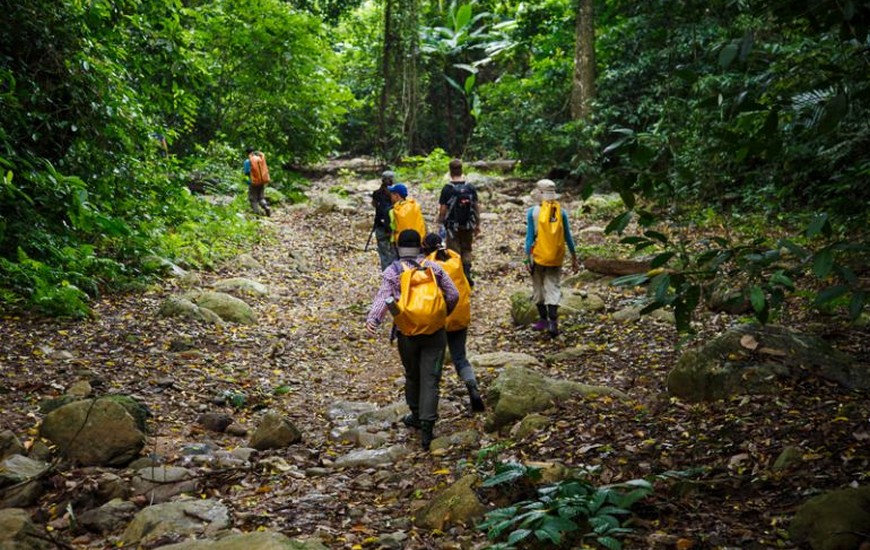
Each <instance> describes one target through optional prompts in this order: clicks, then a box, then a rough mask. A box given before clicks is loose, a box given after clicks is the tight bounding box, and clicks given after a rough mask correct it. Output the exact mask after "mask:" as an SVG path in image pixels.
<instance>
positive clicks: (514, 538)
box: [507, 529, 532, 544]
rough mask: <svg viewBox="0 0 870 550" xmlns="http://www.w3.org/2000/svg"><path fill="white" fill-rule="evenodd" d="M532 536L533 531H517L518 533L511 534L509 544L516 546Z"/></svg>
mask: <svg viewBox="0 0 870 550" xmlns="http://www.w3.org/2000/svg"><path fill="white" fill-rule="evenodd" d="M531 534H532V530H531V529H517V530H516V531H514V532H512V533H511V534H510V536H508V539H507V543H508V544H516V543H518V542H520V541H521V540H524V539H525V538H527V537H528V536H529V535H531Z"/></svg>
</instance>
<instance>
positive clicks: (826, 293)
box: [813, 285, 849, 306]
mask: <svg viewBox="0 0 870 550" xmlns="http://www.w3.org/2000/svg"><path fill="white" fill-rule="evenodd" d="M847 292H849V287H847V286H845V285H834V286H829V287H827V288H824V289H822V290H821V291H819V293H818V294H817V295H816V299H815V300H814V302H813V303H815V304H816V305H819V306H820V305H823V304H826V303H828V302H830V301H833V300H836V299H837V298H839V297H840V296H843V295H844V294H846V293H847Z"/></svg>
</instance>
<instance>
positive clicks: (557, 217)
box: [525, 179, 580, 337]
mask: <svg viewBox="0 0 870 550" xmlns="http://www.w3.org/2000/svg"><path fill="white" fill-rule="evenodd" d="M533 196H534V197H535V199H536V200H537V201H539V202H540V204H537V205H535V206H533V207H531V208H529V209H528V210H527V211H526V245H525V252H526V262H527V263H528V266H529V271H530V272H531V274H532V301H533V302H534V303H535V306H536V307H537V308H538V315H539V319H538V321H537V322H536V323H535V324H534V325H532V328H533V329H534V330H539V331H543V330H546V331H547V332H548V333H549V335H550V336H551V337H556V336H558V335H559V302H560V301H561V300H562V288H561V285H560V283H561V279H562V263H563V261H564V259H565V248H566V247H567V248H568V251H569V252H570V253H571V268H572V269H573V270H574V272H575V273H576V272H577V271H578V270H579V269H580V261H579V260H578V258H577V251H576V249H575V247H574V239H573V238H572V236H571V226H570V224H569V222H568V214H567V213H566V212H565V211H564V210H563V209H562V206H561V205H560V204H559V201H558V200H557V199H558V198H559V196H558V195H557V194H556V184H555V183H554V182H553V181H551V180H548V179H542V180H539V181H538V182H537V183H536V184H535V191H534V194H533Z"/></svg>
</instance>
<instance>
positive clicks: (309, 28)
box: [0, 0, 348, 315]
mask: <svg viewBox="0 0 870 550" xmlns="http://www.w3.org/2000/svg"><path fill="white" fill-rule="evenodd" d="M4 18H5V19H4V22H5V23H6V27H7V32H4V33H3V35H2V37H0V83H2V84H0V167H2V176H3V177H2V179H0V303H3V304H6V305H12V306H30V307H36V308H38V309H41V310H42V311H44V312H47V313H51V314H71V315H86V314H87V313H88V311H89V307H88V301H89V299H90V298H93V297H96V296H98V295H99V293H100V292H102V291H103V290H106V289H118V288H124V287H126V286H128V285H131V284H140V283H142V282H144V281H146V280H147V277H148V276H149V275H151V274H154V273H153V272H154V271H158V272H159V271H160V270H161V269H164V268H165V266H166V265H167V264H166V262H153V261H143V260H144V259H146V258H148V257H151V256H154V255H156V256H159V257H163V258H167V259H170V260H172V261H175V262H178V263H181V264H183V265H191V266H208V265H211V264H212V263H214V262H215V261H217V260H219V259H220V258H223V257H225V256H228V255H230V254H233V253H235V252H237V251H238V250H239V249H241V248H242V247H243V246H244V244H245V243H246V242H250V241H252V240H256V239H259V238H260V237H261V233H260V232H259V231H258V230H257V228H256V223H255V222H252V221H249V220H245V219H244V218H243V217H240V216H238V215H237V214H238V212H240V211H242V210H244V209H245V201H244V199H241V200H237V201H235V202H233V203H232V204H230V205H228V206H224V207H217V206H212V205H210V204H209V203H205V202H203V201H202V200H201V199H198V198H196V197H195V196H192V195H191V193H190V192H189V190H188V185H187V184H188V183H191V182H192V180H197V181H201V180H205V181H208V182H210V183H211V184H212V186H213V187H216V188H218V189H221V190H223V191H225V192H226V191H231V192H234V193H239V194H240V195H243V194H244V192H245V189H244V186H243V185H244V183H243V182H244V180H243V179H242V176H241V173H240V169H241V162H242V158H243V147H244V145H247V144H252V145H256V146H257V147H258V148H260V149H263V150H266V151H268V152H269V153H270V154H271V155H270V159H271V161H272V165H273V167H274V168H273V177H274V179H275V184H276V185H275V186H276V187H279V188H280V187H282V186H283V187H285V191H290V192H291V193H290V194H291V195H292V192H293V189H294V184H292V183H291V182H290V181H289V179H288V178H286V177H284V176H282V174H281V172H280V166H281V164H282V163H283V162H284V161H296V160H300V161H301V160H310V159H314V158H318V157H319V156H322V155H323V154H325V153H327V152H328V151H331V150H332V148H333V147H334V146H335V144H336V133H335V131H334V126H335V124H336V122H337V121H338V120H339V119H340V117H341V115H342V113H343V112H344V106H343V102H344V100H345V98H347V97H348V96H347V95H346V93H345V92H343V91H342V90H343V88H341V87H340V86H339V85H338V84H337V83H336V81H335V79H334V78H333V76H332V73H331V67H332V64H331V61H330V55H329V47H328V45H327V44H326V43H325V42H324V41H323V35H324V33H323V28H322V24H321V23H320V22H319V21H318V20H317V19H316V18H314V17H313V16H311V15H308V14H306V13H303V12H297V11H295V10H293V9H292V8H290V7H288V6H287V5H286V4H284V3H282V2H280V1H278V0H274V1H271V2H270V1H258V2H249V1H245V0H238V1H229V0H228V1H215V2H194V3H191V4H190V5H187V6H186V5H184V4H182V3H181V2H179V1H176V0H158V1H148V2H145V1H138V0H127V1H124V2H104V1H96V2H78V1H69V2H48V1H36V2H25V3H16V4H14V5H11V6H8V7H7V8H5V12H4ZM309 83H316V85H309ZM155 133H162V134H163V135H165V136H166V137H167V140H168V143H169V152H170V153H172V154H171V155H168V156H161V154H160V152H161V151H160V149H159V147H158V142H157V141H156V140H155V139H154V134H155ZM273 151H274V153H272V152H273Z"/></svg>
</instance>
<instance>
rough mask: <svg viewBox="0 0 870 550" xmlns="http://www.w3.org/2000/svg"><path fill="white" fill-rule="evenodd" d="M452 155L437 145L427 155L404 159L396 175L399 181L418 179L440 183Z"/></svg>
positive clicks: (432, 183)
mask: <svg viewBox="0 0 870 550" xmlns="http://www.w3.org/2000/svg"><path fill="white" fill-rule="evenodd" d="M450 158H451V157H450V156H449V155H448V154H447V153H446V152H445V151H444V149H441V148H440V147H436V148H435V149H433V150H432V151H431V152H430V153H429V154H428V155H426V156H411V157H405V158H403V159H402V164H401V166H399V167H398V169H397V172H398V173H397V174H396V177H397V178H399V181H417V182H422V183H424V185H425V184H426V183H428V184H430V185H433V186H435V185H438V184H440V183H441V178H442V177H443V176H444V174H445V173H446V172H447V166H448V165H449V164H450Z"/></svg>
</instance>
